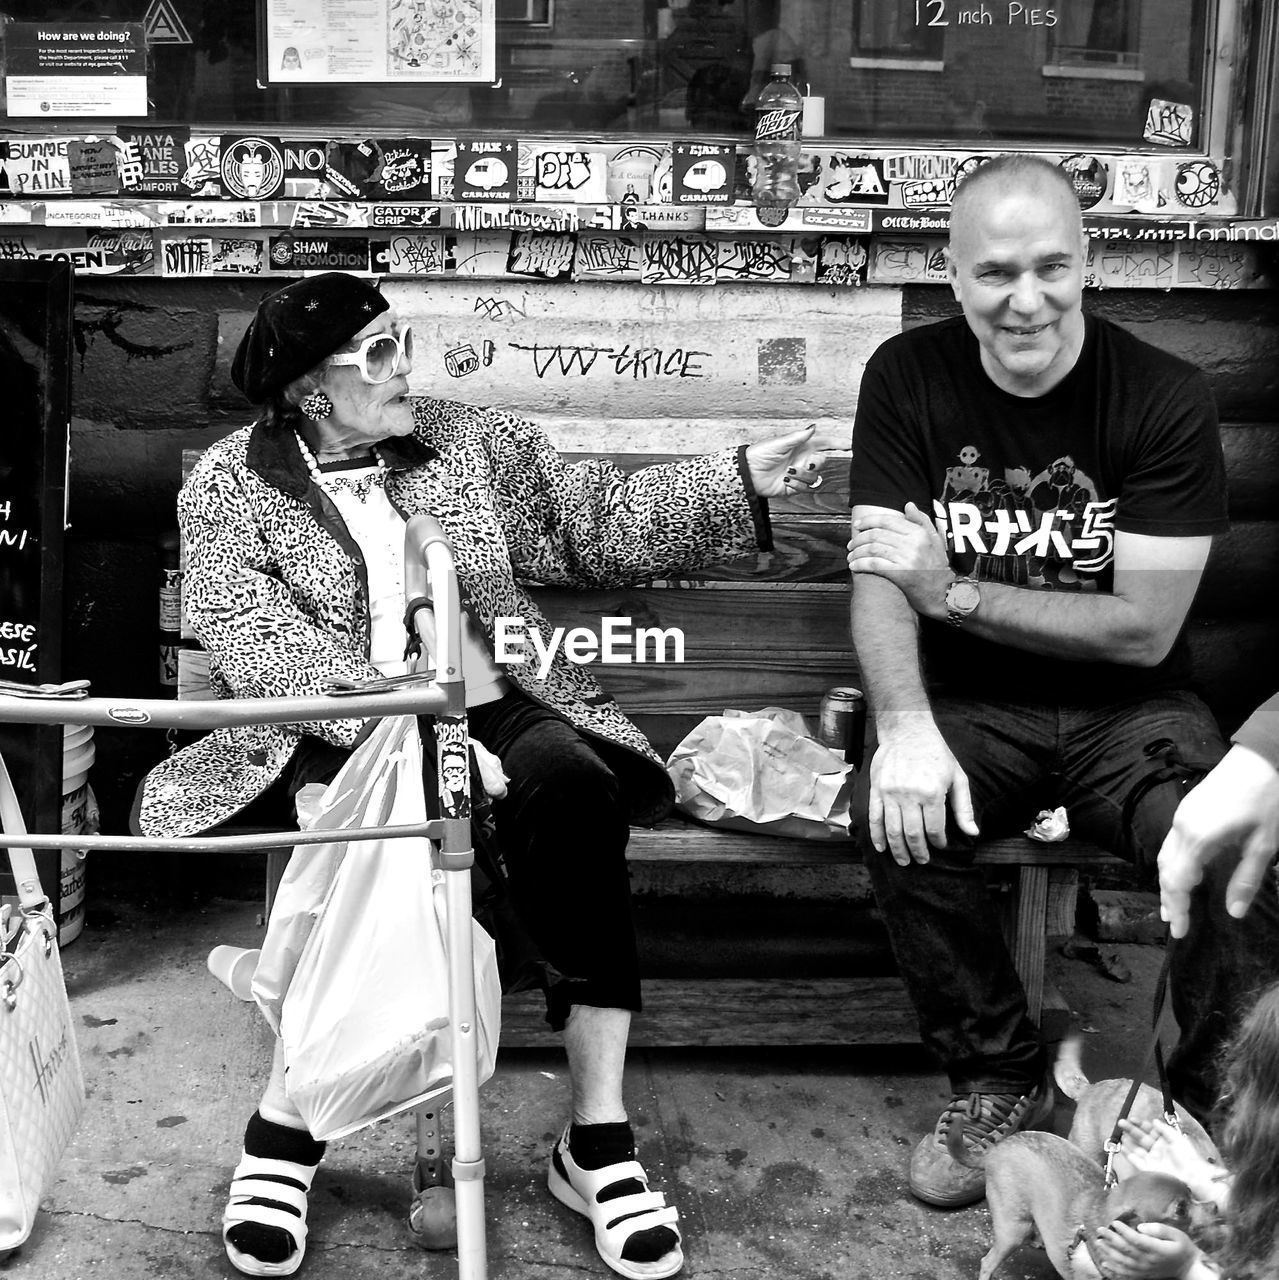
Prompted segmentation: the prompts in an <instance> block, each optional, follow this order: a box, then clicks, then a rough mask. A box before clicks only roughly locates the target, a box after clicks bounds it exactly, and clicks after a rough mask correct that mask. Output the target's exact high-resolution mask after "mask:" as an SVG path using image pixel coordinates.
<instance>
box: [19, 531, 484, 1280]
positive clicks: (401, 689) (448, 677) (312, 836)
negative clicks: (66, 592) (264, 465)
mask: <svg viewBox="0 0 1279 1280" xmlns="http://www.w3.org/2000/svg"><path fill="white" fill-rule="evenodd" d="M404 577H405V584H404V585H405V627H406V629H407V631H408V633H409V635H410V637H414V638H416V640H417V641H418V642H419V643H420V645H421V648H422V652H423V653H424V654H425V653H427V652H429V653H430V656H431V657H432V658H433V659H434V663H435V674H434V677H433V678H431V677H428V676H427V675H426V674H421V675H410V676H402V677H394V678H391V679H387V680H383V681H371V682H370V683H369V684H367V685H362V686H356V687H353V688H351V687H343V688H340V689H335V690H334V691H333V692H332V693H328V694H321V695H318V696H311V697H305V698H226V699H213V700H199V701H191V702H178V701H171V700H159V699H156V700H141V701H139V700H126V699H116V698H94V697H89V696H88V695H87V691H86V685H85V683H84V682H77V681H73V682H70V683H69V684H67V685H60V686H41V685H34V686H27V687H24V688H23V689H22V691H21V692H18V691H17V690H16V689H15V686H13V685H10V684H7V683H6V684H5V685H4V686H3V688H4V690H5V692H4V693H3V694H0V722H3V723H20V724H36V725H66V724H77V725H85V724H88V725H103V726H112V727H119V726H122V725H123V726H137V727H140V728H141V727H145V728H152V729H216V728H223V727H228V726H239V725H248V724H292V723H300V722H306V721H314V720H347V719H365V718H369V719H376V718H380V717H383V716H391V715H431V716H433V717H434V718H435V721H436V739H437V744H438V745H437V766H438V768H437V776H438V778H439V779H440V788H439V795H440V814H441V816H440V817H439V818H437V819H433V820H431V821H428V822H425V823H414V824H405V825H396V826H377V827H358V828H351V829H349V830H347V831H344V832H343V833H342V835H343V838H344V839H345V840H378V839H387V838H393V837H396V836H402V837H409V836H412V837H426V838H427V839H428V840H430V841H432V842H433V843H434V844H435V847H436V855H435V856H436V859H437V862H438V865H439V867H440V868H441V870H443V871H444V872H445V873H446V874H445V877H444V880H445V902H446V904H447V920H448V940H449V974H448V982H449V1025H450V1030H451V1032H452V1041H453V1087H452V1095H453V1160H452V1164H451V1170H452V1174H453V1181H454V1189H455V1196H456V1213H457V1262H458V1277H459V1280H485V1277H486V1275H487V1254H486V1245H485V1233H484V1172H485V1170H484V1159H483V1155H482V1153H481V1148H480V1115H479V1078H478V1067H477V1061H476V1054H477V1047H478V1035H479V1029H478V1026H477V1017H476V1008H475V973H474V969H473V967H472V964H471V954H472V949H471V879H470V875H471V866H472V864H473V862H474V860H475V859H474V850H473V848H472V845H471V823H470V812H469V805H468V803H467V797H466V796H465V795H462V796H461V797H459V796H458V795H457V794H456V793H454V792H451V791H449V790H448V789H447V788H446V787H445V786H444V779H445V777H446V776H448V774H449V772H450V766H451V767H453V768H454V769H456V768H460V769H461V771H462V774H463V776H470V769H469V756H468V739H467V721H466V691H465V687H464V684H463V679H462V649H461V607H460V600H459V595H458V587H457V575H456V572H455V569H454V564H453V552H452V548H451V546H450V545H449V542H448V539H447V538H446V537H445V535H444V532H443V530H442V529H441V528H440V526H439V523H438V522H437V521H436V520H435V519H434V518H433V517H431V516H427V515H418V516H414V517H413V518H412V519H411V520H410V521H409V522H408V527H407V529H406V530H405V548H404ZM432 594H433V596H434V598H432ZM11 691H12V692H11ZM333 835H334V833H333V831H332V830H319V831H278V832H265V833H254V834H251V835H223V836H185V837H180V838H174V839H165V838H160V837H151V836H104V835H76V836H74V837H73V838H70V839H69V838H68V836H66V835H63V834H57V835H37V834H21V835H19V834H14V835H6V834H5V833H3V832H0V847H3V848H11V847H14V846H20V847H22V848H29V849H32V850H34V849H58V850H60V849H62V848H63V847H64V846H65V845H67V844H68V843H73V844H74V845H75V847H76V848H77V849H84V850H85V851H86V852H87V851H89V850H100V851H102V852H106V853H131V852H147V853H237V852H257V851H261V850H267V851H268V852H270V851H274V850H278V851H280V852H281V854H282V855H283V854H284V853H285V851H287V850H290V849H293V848H296V847H297V846H299V845H308V844H328V843H331V842H332V840H333ZM438 1115H439V1100H438V1099H436V1100H432V1101H430V1102H427V1103H425V1104H423V1105H422V1106H421V1107H420V1108H418V1111H417V1139H418V1141H417V1164H416V1168H415V1171H414V1186H415V1189H418V1190H422V1189H428V1190H429V1189H433V1188H432V1184H438V1183H439V1181H440V1172H441V1170H440V1160H439V1145H440V1144H439V1134H438V1119H437V1117H438ZM437 1207H438V1206H437Z"/></svg>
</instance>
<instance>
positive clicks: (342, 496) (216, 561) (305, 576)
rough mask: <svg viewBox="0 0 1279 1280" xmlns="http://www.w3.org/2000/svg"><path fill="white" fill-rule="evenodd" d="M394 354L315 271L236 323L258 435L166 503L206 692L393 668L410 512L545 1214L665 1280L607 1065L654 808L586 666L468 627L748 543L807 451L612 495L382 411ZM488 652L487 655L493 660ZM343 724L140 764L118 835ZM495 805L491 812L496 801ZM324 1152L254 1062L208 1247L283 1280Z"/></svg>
mask: <svg viewBox="0 0 1279 1280" xmlns="http://www.w3.org/2000/svg"><path fill="white" fill-rule="evenodd" d="M412 358H413V338H412V333H411V331H410V329H409V328H408V326H407V325H406V324H404V323H402V322H401V321H400V320H399V319H398V318H397V317H396V315H395V313H394V312H393V311H392V310H391V309H390V308H389V306H388V304H387V302H386V300H385V299H384V298H383V297H382V295H381V294H380V293H378V291H377V290H376V289H375V288H373V287H372V286H371V285H369V284H368V283H366V282H364V281H361V280H359V279H356V278H354V277H351V276H346V275H342V274H340V273H330V274H326V275H320V276H315V277H311V278H308V279H305V280H303V281H301V282H299V283H297V284H292V285H289V286H288V287H287V288H285V289H282V290H281V291H279V292H278V293H276V294H273V295H272V296H270V297H268V298H266V299H265V300H264V301H263V302H262V304H261V305H260V306H259V308H258V311H257V314H256V315H255V316H254V319H253V321H252V323H251V324H250V326H249V328H248V330H247V332H246V333H245V335H244V338H243V341H242V342H241V343H240V346H239V349H238V351H237V352H236V355H235V360H234V363H233V365H232V377H233V378H234V380H235V382H236V385H237V386H238V387H240V389H241V390H242V391H243V392H244V393H245V395H246V396H248V398H249V399H250V400H251V401H253V402H254V403H256V404H259V405H262V406H263V408H262V412H261V415H260V417H259V418H258V420H257V421H256V422H255V423H254V424H253V425H252V426H250V427H247V428H244V429H242V430H240V431H237V432H235V433H234V434H232V435H230V436H228V437H227V438H226V439H224V440H222V441H220V442H218V443H217V444H214V445H212V446H211V447H210V448H208V449H207V450H206V451H205V452H204V454H203V456H202V457H201V459H200V462H199V464H198V465H197V467H196V468H195V470H194V471H193V472H192V474H191V477H190V479H189V480H188V481H187V483H186V485H185V486H184V487H183V489H182V493H181V495H180V497H179V502H178V511H179V519H180V522H181V525H182V530H183V534H184V536H185V539H186V547H187V575H186V584H185V587H186V590H185V603H186V608H187V612H188V616H189V618H190V621H191V623H192V626H193V627H194V629H195V631H196V634H197V635H198V636H199V637H200V639H201V641H202V642H203V644H204V645H205V647H206V648H207V649H208V651H209V654H210V676H211V679H212V681H213V683H214V687H215V690H216V691H217V692H218V693H220V694H222V695H223V696H238V697H260V696H284V695H314V694H316V693H319V692H321V691H322V689H323V688H324V686H325V684H326V682H327V681H329V680H331V679H333V678H335V677H336V678H344V679H348V680H357V681H360V680H366V679H376V678H378V677H379V676H387V675H395V674H398V673H401V672H402V671H403V670H404V663H403V649H404V631H403V623H402V614H403V608H404V586H403V565H402V559H403V552H402V549H403V546H404V526H405V521H406V520H407V519H408V518H410V517H412V516H413V515H415V514H417V513H419V512H430V513H431V514H432V515H434V516H435V517H436V518H437V519H438V520H439V521H440V523H441V524H442V525H443V527H444V530H445V532H446V533H447V534H448V537H449V538H450V540H451V541H452V544H453V549H454V554H455V557H456V561H457V571H458V579H459V585H460V588H461V592H462V598H463V604H464V606H465V611H466V617H465V619H464V623H465V626H464V641H463V647H464V654H463V674H464V677H465V682H466V694H467V705H468V719H469V724H470V731H471V734H472V737H473V738H474V739H475V740H476V741H477V742H479V743H481V744H483V746H484V747H485V748H487V750H488V751H489V752H491V753H492V754H493V755H494V756H496V758H497V760H498V761H500V764H501V769H502V771H503V772H504V773H505V774H506V779H505V782H506V790H505V794H504V795H501V796H500V797H497V798H495V800H494V818H495V824H496V829H497V835H498V838H499V842H500V844H501V848H502V856H503V859H504V861H505V864H506V868H507V871H508V875H509V881H510V886H509V887H510V892H511V898H512V902H513V904H514V907H515V910H516V913H517V915H518V917H519V919H520V922H521V924H522V925H523V927H524V928H525V929H526V930H527V932H528V934H529V935H530V937H531V938H532V939H533V941H534V942H535V944H536V945H537V946H538V947H539V949H540V950H541V953H542V955H543V956H544V957H545V959H546V961H547V963H548V965H549V966H550V969H551V971H552V972H553V973H554V974H555V975H556V977H557V978H558V979H559V980H557V981H555V982H553V983H552V984H551V985H550V987H549V990H548V994H547V1003H548V1014H547V1017H548V1021H549V1022H550V1024H551V1025H552V1027H553V1028H555V1029H557V1030H562V1031H563V1033H564V1044H565V1049H566V1052H567V1057H568V1065H569V1074H570V1077H571V1082H572V1083H571V1119H570V1122H569V1123H568V1125H567V1126H566V1127H565V1129H564V1131H563V1133H562V1135H561V1137H560V1138H559V1140H558V1141H557V1142H556V1143H555V1144H554V1147H553V1150H552V1152H551V1156H550V1173H549V1182H550V1189H551V1191H552V1193H553V1194H554V1195H555V1196H556V1197H557V1198H558V1199H559V1200H561V1201H562V1202H563V1203H564V1204H566V1205H568V1206H569V1207H571V1208H572V1209H574V1210H576V1211H577V1212H578V1213H580V1214H582V1215H584V1216H585V1217H587V1218H588V1219H589V1220H590V1222H591V1224H592V1227H593V1229H594V1235H595V1243H596V1246H597V1248H598V1250H599V1252H600V1255H601V1256H602V1257H603V1259H604V1261H605V1262H606V1263H607V1264H608V1265H609V1266H610V1267H612V1268H613V1270H615V1271H617V1272H618V1273H620V1274H621V1275H624V1276H631V1277H660V1276H669V1275H673V1274H674V1273H675V1272H676V1271H678V1270H679V1268H680V1266H681V1265H682V1262H683V1255H682V1253H681V1251H680V1234H679V1229H678V1227H677V1225H676V1223H677V1217H678V1214H677V1213H676V1210H675V1209H674V1208H673V1207H671V1206H667V1205H666V1204H665V1201H664V1198H663V1197H662V1195H661V1194H660V1193H656V1192H650V1191H649V1189H648V1180H647V1176H646V1175H645V1173H644V1170H643V1168H642V1167H641V1166H640V1165H639V1164H638V1163H637V1161H636V1159H635V1144H634V1135H633V1134H632V1131H631V1126H630V1124H629V1123H628V1121H627V1114H626V1108H625V1106H624V1104H623V1099H622V1068H623V1062H624V1058H625V1051H626V1038H627V1032H628V1027H629V1023H630V1018H631V1014H632V1013H633V1012H635V1011H637V1010H638V1009H639V1008H640V983H639V974H638V965H637V959H636V947H635V937H634V931H633V926H632V922H631V914H630V894H629V883H628V877H627V869H626V859H625V850H626V842H627V837H628V831H629V823H630V822H639V823H652V822H655V821H656V820H658V819H659V818H660V817H661V816H662V815H663V814H664V813H665V812H666V811H667V810H668V808H669V806H670V803H671V798H672V787H671V783H670V781H669V779H668V778H667V775H666V773H665V771H664V769H663V768H662V765H661V761H660V760H659V758H658V757H657V756H656V755H655V753H654V752H653V749H652V748H651V746H650V745H649V743H648V741H647V740H646V739H645V738H644V736H643V734H642V733H640V731H639V730H638V729H637V728H636V727H635V726H634V725H633V724H631V723H630V721H629V720H627V719H626V717H625V716H624V715H623V714H622V713H621V711H620V710H619V709H618V707H617V704H616V703H615V702H614V701H613V700H612V699H611V698H609V697H608V696H607V695H606V694H605V693H604V692H603V691H602V690H601V688H600V686H599V685H598V684H597V683H596V681H595V679H594V677H593V675H591V673H590V671H589V670H588V669H587V668H586V667H584V666H581V665H574V664H572V663H570V662H568V661H567V660H566V659H565V658H564V656H563V654H562V653H559V652H557V653H556V655H555V658H554V661H553V662H552V663H551V664H550V666H549V669H545V670H544V674H541V673H540V671H539V668H544V664H542V663H539V662H538V661H537V660H536V654H535V650H534V648H533V646H532V642H531V641H526V642H525V648H524V655H523V656H524V658H525V659H526V660H525V661H522V662H518V663H514V664H510V665H505V666H499V665H498V664H497V663H496V661H495V659H494V620H495V619H497V618H519V619H522V621H523V623H524V627H525V630H526V632H528V633H532V632H533V631H536V632H538V633H540V636H541V638H542V640H543V642H544V645H549V643H550V640H551V635H552V627H551V625H550V624H549V623H548V622H547V621H546V619H545V618H544V617H543V616H542V614H541V612H540V611H539V610H538V607H537V606H536V605H535V604H534V603H533V600H532V599H531V598H530V596H529V595H528V593H527V592H526V590H525V589H524V586H523V585H522V584H523V583H526V582H532V583H541V584H554V585H560V586H575V587H612V586H617V585H619V584H623V583H627V582H630V581H632V580H637V579H645V578H654V577H666V576H671V575H678V574H681V573H686V572H688V571H689V570H692V569H694V568H696V567H697V566H699V565H701V564H703V563H706V562H709V561H711V560H716V559H723V558H724V557H726V556H732V555H740V554H744V553H747V552H749V551H751V550H753V549H754V548H756V547H757V546H762V547H765V548H767V547H768V546H769V530H768V515H767V504H766V503H765V502H764V501H763V499H764V498H766V497H767V496H769V495H772V494H778V493H783V492H786V491H788V490H792V489H794V488H796V487H797V486H805V485H816V484H818V483H820V474H819V470H820V464H821V460H822V454H821V451H820V450H819V449H817V448H815V447H813V445H812V444H811V436H812V428H808V429H807V430H804V431H799V432H795V433H793V434H791V435H788V436H783V437H780V438H778V439H776V440H773V441H768V442H763V443H758V444H753V445H751V446H749V447H743V448H739V449H726V450H724V451H722V452H720V453H716V454H711V455H708V456H705V457H696V458H690V459H688V460H686V461H682V462H677V463H673V464H670V465H664V466H655V467H649V468H646V469H645V470H642V471H639V472H637V473H635V474H633V475H630V476H625V475H623V474H622V473H621V472H619V471H618V470H617V469H616V468H614V467H612V466H610V465H609V464H607V463H605V462H600V461H587V462H580V463H576V464H573V465H568V464H566V463H565V462H564V461H563V460H562V459H561V458H560V457H559V456H558V455H557V454H556V452H555V450H554V449H553V448H552V447H551V444H550V442H549V441H548V440H547V438H546V436H545V435H544V434H543V433H542V432H541V431H540V430H539V429H538V428H537V427H535V426H533V425H532V424H530V423H528V422H524V421H521V420H520V419H518V418H515V417H512V416H511V415H510V414H507V413H501V412H496V411H492V410H485V409H477V408H473V407H471V406H469V405H463V404H456V403H450V402H446V401H441V400H433V399H429V398H425V397H415V396H410V395H409V394H408V390H409V388H408V381H407V376H408V374H409V372H410V370H411V368H412ZM509 647H510V646H509V638H508V642H507V644H506V645H505V648H506V649H507V650H509ZM361 728H362V726H361V724H360V723H359V722H357V721H350V720H347V721H331V722H328V723H323V724H320V723H317V724H311V725H294V726H279V725H265V726H260V727H251V728H234V729H221V730H217V731H215V732H213V733H211V734H209V735H208V736H207V737H205V738H202V739H201V740H200V741H198V742H196V743H194V744H192V745H190V746H188V747H186V748H185V749H184V750H182V751H179V752H177V753H176V754H175V755H173V756H171V757H170V758H168V759H167V760H165V761H164V762H163V763H162V764H160V765H159V766H157V767H156V768H155V769H154V770H153V771H152V772H151V774H150V775H149V776H148V778H147V779H146V781H145V783H144V786H143V788H142V791H141V796H140V802H139V810H138V820H137V821H138V827H139V829H140V830H142V831H143V832H144V833H146V834H155V835H162V834H163V835H185V834H192V833H195V832H198V831H201V830H205V829H207V828H210V827H212V826H215V825H216V824H218V823H221V822H223V821H225V820H226V819H228V818H230V817H231V816H232V815H234V814H236V813H238V812H239V811H241V810H242V809H244V808H245V806H247V805H248V804H249V803H250V802H252V801H254V800H255V798H257V797H259V796H260V795H262V794H263V793H264V792H266V791H267V790H268V788H276V789H279V788H281V787H283V788H285V789H286V790H287V792H288V794H293V793H295V792H296V791H297V790H298V789H299V788H300V787H301V786H302V785H303V784H304V783H306V782H312V781H325V780H327V779H329V778H331V777H332V776H333V775H334V774H335V773H336V772H337V770H338V768H339V767H340V765H341V763H342V761H343V759H344V758H345V757H346V756H347V755H348V754H349V752H350V750H351V748H352V745H353V744H354V742H355V741H356V738H357V736H358V734H359V733H360V730H361ZM501 789H502V788H501V787H500V786H499V787H497V788H495V790H498V791H500V790H501ZM323 1150H324V1144H323V1143H321V1142H317V1141H315V1140H313V1139H312V1138H311V1136H310V1134H308V1133H307V1132H306V1131H305V1128H304V1126H303V1122H302V1120H301V1118H300V1117H299V1115H298V1113H297V1111H296V1109H295V1108H294V1107H293V1106H292V1105H291V1103H290V1101H289V1098H288V1096H287V1094H286V1092H285V1089H284V1074H283V1062H282V1059H281V1054H280V1052H279V1051H278V1048H277V1052H276V1058H275V1063H274V1066H273V1070H272V1075H271V1078H270V1082H269V1084H268V1086H267V1089H266V1092H265V1095H264V1096H263V1098H262V1101H261V1103H260V1105H259V1107H258V1110H257V1112H256V1113H255V1114H254V1115H253V1116H252V1118H251V1119H250V1120H249V1123H248V1128H247V1130H246V1133H245V1138H244V1156H243V1159H242V1160H241V1163H240V1165H239V1167H238V1168H237V1169H236V1172H235V1175H234V1178H233V1181H232V1185H231V1196H230V1203H229V1205H228V1208H227V1212H226V1216H225V1219H224V1225H223V1236H224V1239H225V1242H226V1250H227V1254H228V1256H229V1257H230V1259H231V1262H232V1263H233V1264H234V1265H235V1266H236V1267H237V1268H238V1269H239V1270H240V1271H242V1272H244V1273H245V1274H247V1275H257V1276H268V1275H269V1276H280V1275H290V1274H292V1272H294V1271H295V1270H296V1269H297V1268H298V1266H299V1265H300V1263H301V1261H302V1256H303V1251H304V1248H305V1241H306V1194H307V1191H308V1190H309V1188H310V1185H311V1180H312V1177H313V1176H314V1174H315V1170H316V1167H317V1165H318V1164H319V1161H320V1159H321V1156H322V1154H323Z"/></svg>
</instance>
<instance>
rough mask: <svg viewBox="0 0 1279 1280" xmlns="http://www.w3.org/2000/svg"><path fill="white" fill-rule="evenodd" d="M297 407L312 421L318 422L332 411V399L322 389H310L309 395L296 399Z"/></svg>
mask: <svg viewBox="0 0 1279 1280" xmlns="http://www.w3.org/2000/svg"><path fill="white" fill-rule="evenodd" d="M298 408H299V409H301V410H302V412H303V413H305V414H306V416H307V417H308V418H310V419H311V421H312V422H320V421H322V420H323V419H324V418H327V417H328V416H329V414H331V413H332V412H333V401H332V400H330V399H329V398H328V396H326V395H325V394H324V392H323V391H312V392H311V394H310V395H309V396H305V397H304V398H303V399H301V400H299V401H298Z"/></svg>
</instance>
